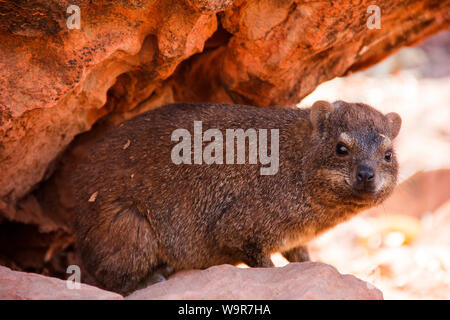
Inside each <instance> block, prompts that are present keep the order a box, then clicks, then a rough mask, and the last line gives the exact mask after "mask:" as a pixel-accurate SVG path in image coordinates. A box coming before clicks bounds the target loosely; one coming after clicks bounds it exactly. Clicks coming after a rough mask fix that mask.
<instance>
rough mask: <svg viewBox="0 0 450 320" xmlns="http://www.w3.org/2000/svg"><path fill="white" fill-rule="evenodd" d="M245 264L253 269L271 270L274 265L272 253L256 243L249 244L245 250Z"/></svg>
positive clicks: (245, 246)
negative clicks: (271, 257)
mask: <svg viewBox="0 0 450 320" xmlns="http://www.w3.org/2000/svg"><path fill="white" fill-rule="evenodd" d="M243 253H244V262H245V263H246V264H247V265H248V266H250V267H253V268H270V267H273V266H274V264H273V262H272V260H271V259H270V252H267V251H266V250H263V249H261V247H260V246H257V245H255V244H254V243H247V244H246V245H244V248H243Z"/></svg>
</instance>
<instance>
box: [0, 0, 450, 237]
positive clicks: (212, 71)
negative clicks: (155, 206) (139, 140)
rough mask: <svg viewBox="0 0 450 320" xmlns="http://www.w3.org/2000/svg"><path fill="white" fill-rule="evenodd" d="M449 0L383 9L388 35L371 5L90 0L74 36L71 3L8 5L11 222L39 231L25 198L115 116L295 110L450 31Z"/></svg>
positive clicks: (2, 207)
mask: <svg viewBox="0 0 450 320" xmlns="http://www.w3.org/2000/svg"><path fill="white" fill-rule="evenodd" d="M449 3H450V1H449V0H443V1H433V0H428V1H406V2H402V3H401V4H399V3H394V2H392V1H387V0H384V1H378V2H377V5H379V6H380V8H381V13H382V24H381V29H380V30H377V29H373V30H369V29H368V28H367V27H366V21H367V19H368V17H369V15H370V14H368V13H367V7H368V6H369V5H370V4H372V1H368V0H367V1H366V0H363V1H345V2H339V3H338V2H335V1H269V0H267V1H266V0H264V1H243V0H236V1H231V0H228V1H227V0H223V1H220V0H217V1H213V0H211V1H197V0H186V1H165V0H158V1H139V0H124V1H110V0H103V1H97V2H95V4H94V3H93V2H91V1H87V0H82V1H78V2H77V4H78V5H79V7H80V9H81V29H80V30H77V29H73V30H69V29H68V28H67V27H66V19H67V18H68V17H69V14H67V13H66V9H67V8H66V5H67V2H66V1H62V0H52V1H40V0H28V1H21V2H13V1H3V2H0V15H1V16H2V19H1V21H0V40H1V42H2V47H1V49H0V172H1V173H2V177H1V179H0V211H1V213H2V214H1V215H2V216H3V217H7V218H8V219H10V220H16V221H22V222H27V223H29V222H35V223H40V222H41V221H40V220H39V217H30V216H29V214H25V215H24V214H23V212H20V208H19V209H18V210H16V208H15V204H16V202H17V200H18V199H19V198H21V197H23V196H24V195H26V194H27V193H28V192H29V191H30V190H31V189H32V188H33V187H34V186H35V185H36V184H37V183H38V182H40V181H41V180H42V179H43V178H44V177H45V176H46V174H48V173H51V169H52V166H51V164H52V162H53V161H54V160H55V158H56V157H57V156H58V155H59V154H60V153H61V152H62V151H63V150H64V148H65V147H66V146H67V145H68V144H69V143H70V142H71V141H72V140H73V138H74V136H75V135H77V134H79V133H81V132H84V131H87V130H89V129H90V128H91V126H92V125H93V124H94V123H95V122H96V121H97V120H98V119H100V118H102V117H104V116H105V115H108V114H110V115H111V118H112V119H115V121H117V120H120V119H122V118H124V117H129V116H131V115H133V114H135V113H138V112H141V111H144V110H146V109H150V108H154V107H156V106H159V105H161V104H164V103H166V102H170V101H174V100H190V101H199V100H203V101H205V100H208V101H221V102H231V101H234V102H244V103H250V104H255V105H258V106H268V105H284V104H292V103H296V102H298V101H299V100H300V99H301V98H302V97H304V96H305V95H306V94H307V93H309V92H311V91H312V90H313V89H314V88H315V87H316V86H317V85H318V84H319V83H321V82H323V81H325V80H328V79H331V78H333V77H335V76H340V75H344V74H346V73H349V72H353V71H355V70H359V69H361V68H364V67H366V66H368V65H371V64H373V63H375V62H377V61H378V60H380V59H382V58H383V57H385V56H387V55H389V54H390V53H392V52H394V51H395V50H396V49H397V48H399V47H401V46H404V45H409V44H412V43H415V42H417V41H419V40H421V39H422V38H424V37H426V36H428V35H429V34H432V33H434V32H436V31H437V30H440V29H443V28H446V27H447V26H448V25H449V21H450V17H449V11H448V5H449ZM216 31H217V32H216ZM213 34H214V36H213ZM202 51H203V52H202ZM199 52H202V53H201V54H199V55H196V56H194V57H192V58H191V59H188V58H189V57H191V56H192V55H194V54H195V53H199ZM185 60H186V61H185ZM182 61H185V62H183V63H182V64H181V65H180V63H181V62H182ZM178 65H180V66H179V69H178V70H177V71H176V68H177V66H178ZM143 102H144V103H143ZM49 228H50V229H51V227H49Z"/></svg>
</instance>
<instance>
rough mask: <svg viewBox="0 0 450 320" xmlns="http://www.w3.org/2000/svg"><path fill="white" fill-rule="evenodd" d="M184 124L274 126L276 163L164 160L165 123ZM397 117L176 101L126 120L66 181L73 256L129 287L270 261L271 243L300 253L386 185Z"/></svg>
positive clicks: (376, 198)
mask: <svg viewBox="0 0 450 320" xmlns="http://www.w3.org/2000/svg"><path fill="white" fill-rule="evenodd" d="M194 121H202V129H203V132H205V131H206V130H207V129H210V128H215V129H219V130H220V131H221V132H222V133H223V137H224V141H225V136H226V129H238V128H240V129H243V130H244V131H245V130H247V129H250V128H252V129H255V130H258V129H267V130H268V132H270V131H271V130H272V129H278V130H279V170H278V172H276V173H275V174H273V175H262V174H261V173H260V168H261V167H262V165H260V164H250V163H249V161H248V154H247V155H246V161H245V163H244V164H226V163H224V164H216V163H213V164H205V163H204V162H203V163H202V164H194V162H192V164H184V163H181V164H175V163H174V162H173V161H172V158H171V153H172V149H173V147H174V146H175V145H177V144H178V143H179V141H172V139H171V135H172V132H173V131H174V130H176V129H180V128H184V129H187V130H188V131H189V132H191V133H193V132H194V130H193V128H194ZM400 126H401V118H400V116H399V115H398V114H396V113H389V114H387V115H383V114H382V113H380V112H379V111H377V110H375V109H374V108H372V107H370V106H368V105H365V104H362V103H346V102H343V101H337V102H334V103H333V104H330V103H328V102H325V101H317V102H316V103H315V104H314V105H313V106H312V107H311V108H308V109H297V108H296V109H283V108H257V107H251V106H243V105H226V104H185V103H180V104H171V105H167V106H164V107H161V108H159V109H156V110H152V111H149V112H146V113H144V114H141V115H139V116H137V117H135V118H133V119H130V120H127V121H125V122H123V123H121V124H120V125H118V126H115V127H112V128H110V129H108V130H107V131H106V132H105V133H104V135H103V136H102V137H100V138H98V139H97V140H96V141H95V142H94V143H93V144H92V146H91V147H90V149H89V153H88V155H87V156H86V157H84V159H82V160H81V161H79V162H78V163H77V164H76V165H75V166H74V169H73V171H72V175H71V177H70V179H69V180H70V181H69V183H70V184H72V186H73V187H74V190H76V200H77V208H76V215H75V231H76V239H77V246H78V248H79V250H80V252H81V256H82V260H83V264H84V266H85V268H86V269H87V270H88V272H89V273H90V274H91V275H92V276H94V278H95V279H96V280H97V281H98V282H99V283H100V285H101V286H103V287H104V288H106V289H109V290H113V291H118V292H122V293H129V292H131V291H132V290H134V289H136V288H137V287H139V286H142V285H143V284H145V283H147V282H148V281H149V279H152V278H154V277H155V275H158V274H160V273H161V271H162V270H163V271H164V270H165V271H167V270H172V271H178V270H182V269H191V268H207V267H209V266H212V265H217V264H224V263H228V264H235V263H238V262H245V263H246V264H248V265H249V266H251V267H270V266H272V265H273V264H272V261H271V259H270V254H271V253H273V252H277V251H280V252H282V253H283V254H284V256H285V257H286V258H287V259H288V260H289V261H298V262H299V261H304V260H308V253H307V251H306V249H305V245H306V243H307V242H308V241H309V240H311V239H312V238H314V237H315V236H317V235H318V234H320V233H321V232H324V231H325V230H327V229H329V228H331V227H333V226H335V225H336V224H338V223H340V222H342V221H344V220H347V219H349V218H350V217H352V216H353V215H355V214H356V213H358V212H360V211H361V210H364V209H367V208H369V207H372V206H375V205H377V204H379V203H381V202H382V201H383V200H384V199H386V197H387V196H388V195H389V194H390V193H391V192H392V190H393V188H394V186H395V184H396V181H397V172H398V164H397V159H396V155H395V152H394V150H393V146H392V142H393V139H394V138H395V137H396V136H397V134H398V132H399V130H400ZM269 138H270V135H269V134H268V140H270V139H269ZM208 143H209V142H203V146H205V145H207V144H208ZM224 144H225V142H224ZM271 145H272V144H271V143H270V142H269V141H268V142H267V147H268V149H270V147H271ZM225 149H226V148H225V147H224V157H223V159H225V158H226V157H225V151H226V150H225ZM235 149H236V148H235ZM246 150H247V152H248V150H249V148H247V147H246ZM272 151H273V150H272ZM267 153H268V154H270V150H267ZM192 154H193V151H192ZM192 158H193V157H192ZM224 162H225V160H224Z"/></svg>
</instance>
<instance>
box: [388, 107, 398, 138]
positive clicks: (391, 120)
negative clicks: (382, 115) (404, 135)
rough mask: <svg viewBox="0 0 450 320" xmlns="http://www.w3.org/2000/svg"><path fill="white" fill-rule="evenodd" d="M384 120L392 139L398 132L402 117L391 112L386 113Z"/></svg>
mask: <svg viewBox="0 0 450 320" xmlns="http://www.w3.org/2000/svg"><path fill="white" fill-rule="evenodd" d="M386 120H387V122H388V127H389V132H390V136H391V138H392V139H394V138H395V137H396V136H397V135H398V133H399V132H400V128H401V126H402V118H401V117H400V116H399V115H398V113H395V112H391V113H388V114H387V115H386Z"/></svg>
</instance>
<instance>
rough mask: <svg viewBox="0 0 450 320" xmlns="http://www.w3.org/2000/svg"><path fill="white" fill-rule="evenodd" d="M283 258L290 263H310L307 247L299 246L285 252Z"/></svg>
mask: <svg viewBox="0 0 450 320" xmlns="http://www.w3.org/2000/svg"><path fill="white" fill-rule="evenodd" d="M283 256H284V257H285V258H286V259H288V261H289V262H304V261H309V260H310V259H309V254H308V249H307V248H306V246H299V247H296V248H292V249H290V250H288V251H285V252H283Z"/></svg>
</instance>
